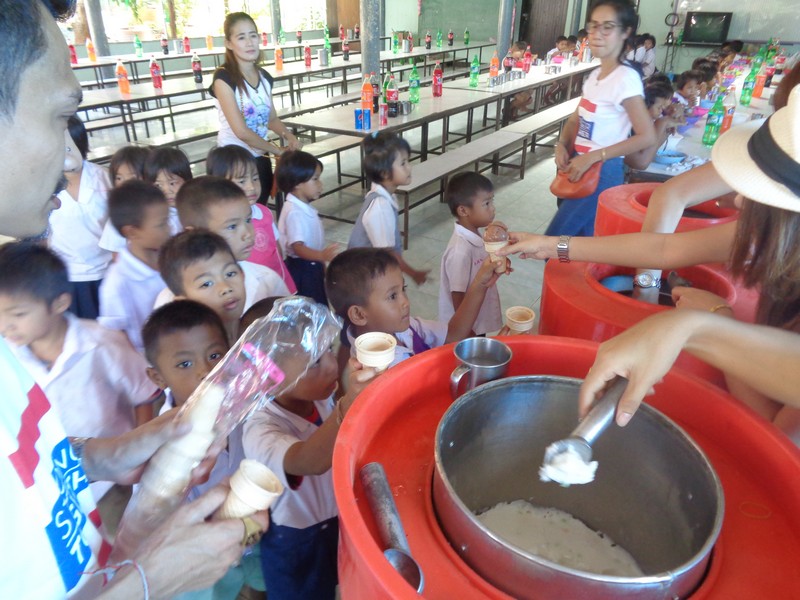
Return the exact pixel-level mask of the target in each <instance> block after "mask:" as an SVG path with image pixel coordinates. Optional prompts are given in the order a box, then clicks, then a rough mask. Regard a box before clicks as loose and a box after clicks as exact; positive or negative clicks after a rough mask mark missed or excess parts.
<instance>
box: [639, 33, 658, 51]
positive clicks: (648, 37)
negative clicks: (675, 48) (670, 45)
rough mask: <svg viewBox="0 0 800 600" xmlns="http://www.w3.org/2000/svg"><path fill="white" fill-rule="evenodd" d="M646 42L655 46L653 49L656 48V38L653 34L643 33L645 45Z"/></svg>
mask: <svg viewBox="0 0 800 600" xmlns="http://www.w3.org/2000/svg"><path fill="white" fill-rule="evenodd" d="M645 42H650V43H651V44H653V48H655V47H656V36H654V35H652V34H649V33H643V34H642V44H644V43H645Z"/></svg>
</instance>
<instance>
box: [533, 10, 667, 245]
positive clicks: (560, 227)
mask: <svg viewBox="0 0 800 600" xmlns="http://www.w3.org/2000/svg"><path fill="white" fill-rule="evenodd" d="M636 23H637V16H636V11H635V10H634V7H633V5H632V4H631V3H630V1H629V0H599V1H598V2H596V3H595V4H594V5H593V7H592V11H591V13H590V14H589V21H588V22H587V23H586V29H587V30H588V32H589V47H590V48H591V50H592V54H593V56H594V57H595V58H599V59H600V68H599V69H596V70H594V71H592V73H591V74H590V75H589V77H588V78H587V79H586V82H585V83H584V84H583V94H582V98H581V102H580V104H579V105H578V108H577V110H576V111H575V113H573V115H572V116H571V117H570V118H569V119H568V120H567V122H566V124H565V125H564V128H563V129H562V131H561V135H560V137H559V140H558V142H557V143H556V147H555V159H556V166H557V167H558V169H559V170H561V171H565V172H567V173H568V175H569V179H570V181H578V180H579V179H580V178H581V177H582V176H583V174H584V173H585V172H586V171H587V170H588V169H589V168H590V167H591V166H592V165H594V164H595V163H597V162H602V163H603V166H602V170H601V172H600V181H599V184H598V186H597V189H596V190H595V191H594V193H592V194H590V195H589V196H586V197H585V198H580V199H572V200H564V201H562V200H561V199H559V203H558V211H557V212H556V215H555V216H554V217H553V220H552V221H551V222H550V225H549V226H548V228H547V235H565V236H572V235H593V234H594V218H595V214H596V212H597V198H598V196H599V195H600V193H601V192H602V191H603V190H605V189H607V188H610V187H614V186H617V185H621V184H622V183H623V176H624V174H623V164H622V157H623V156H625V155H627V154H630V153H633V152H637V151H638V150H641V149H643V148H646V147H647V146H650V145H651V144H654V143H655V141H656V136H655V130H654V128H653V120H652V119H651V118H650V115H649V114H648V113H647V108H646V106H645V103H644V98H643V91H644V89H643V87H642V80H641V78H640V77H639V74H638V73H637V72H636V71H635V70H634V69H632V68H631V67H628V66H625V65H624V64H622V61H621V59H622V56H623V52H624V48H625V40H626V39H627V38H628V37H630V36H633V35H634V34H635V33H636ZM631 129H633V132H634V133H633V135H630V131H631Z"/></svg>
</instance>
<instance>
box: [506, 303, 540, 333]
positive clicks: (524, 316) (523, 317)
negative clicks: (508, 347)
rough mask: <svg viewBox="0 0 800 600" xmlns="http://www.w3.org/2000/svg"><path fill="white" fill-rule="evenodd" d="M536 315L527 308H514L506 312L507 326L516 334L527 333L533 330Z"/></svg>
mask: <svg viewBox="0 0 800 600" xmlns="http://www.w3.org/2000/svg"><path fill="white" fill-rule="evenodd" d="M535 318H536V313H535V312H533V311H532V310H531V309H530V308H528V307H527V306H512V307H511V308H509V309H508V310H506V325H508V328H509V329H510V330H511V331H512V332H514V333H527V332H528V331H530V330H531V329H533V321H534V319H535Z"/></svg>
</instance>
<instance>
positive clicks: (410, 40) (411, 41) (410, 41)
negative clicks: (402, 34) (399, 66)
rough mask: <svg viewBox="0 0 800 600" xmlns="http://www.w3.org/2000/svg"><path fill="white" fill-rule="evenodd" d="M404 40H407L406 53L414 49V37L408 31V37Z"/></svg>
mask: <svg viewBox="0 0 800 600" xmlns="http://www.w3.org/2000/svg"><path fill="white" fill-rule="evenodd" d="M406 39H407V40H408V51H409V52H411V51H412V50H413V49H414V36H413V35H411V32H410V31H409V32H408V37H406Z"/></svg>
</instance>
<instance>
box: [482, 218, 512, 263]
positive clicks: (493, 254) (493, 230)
mask: <svg viewBox="0 0 800 600" xmlns="http://www.w3.org/2000/svg"><path fill="white" fill-rule="evenodd" d="M506 246H508V227H506V225H505V223H502V222H500V221H492V222H491V223H489V224H488V225H487V226H486V229H484V231H483V247H484V248H485V249H486V252H488V253H489V260H491V261H492V262H493V263H494V264H495V271H496V272H498V273H505V271H506V257H505V256H497V251H498V250H500V249H502V248H505V247H506Z"/></svg>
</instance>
